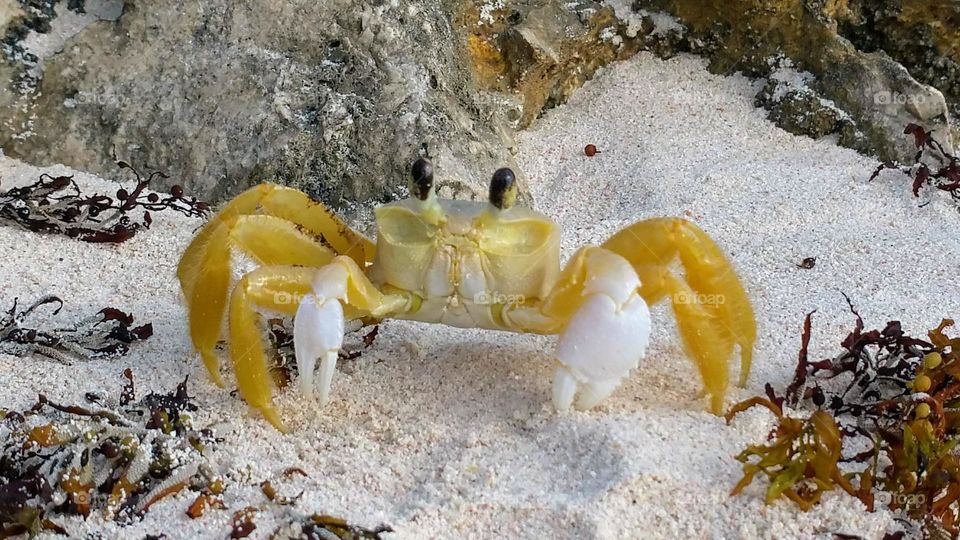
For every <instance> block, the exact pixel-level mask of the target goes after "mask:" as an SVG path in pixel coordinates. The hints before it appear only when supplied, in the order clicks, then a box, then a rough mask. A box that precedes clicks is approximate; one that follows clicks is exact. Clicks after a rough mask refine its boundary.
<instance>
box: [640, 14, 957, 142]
mask: <svg viewBox="0 0 960 540" xmlns="http://www.w3.org/2000/svg"><path fill="white" fill-rule="evenodd" d="M883 3H884V2H880V1H876V2H866V1H864V2H856V1H854V0H849V1H847V0H730V1H728V2H701V1H700V0H637V1H635V2H634V4H633V8H634V10H637V11H639V10H662V11H665V12H667V13H669V14H671V15H673V16H674V17H676V18H677V19H678V20H679V21H680V22H682V23H683V25H684V27H685V33H684V39H683V41H682V42H681V43H680V48H681V49H682V50H690V51H693V52H697V53H699V54H704V55H706V56H707V57H708V58H709V59H710V66H711V69H712V70H714V71H716V72H721V73H732V72H735V71H741V72H744V73H746V74H747V75H751V76H754V77H760V78H766V79H767V80H768V84H767V85H766V87H765V89H764V90H763V91H762V92H761V93H760V95H759V96H758V100H757V101H758V104H760V105H763V106H765V107H767V108H768V109H769V110H770V111H771V112H770V117H771V119H772V120H774V121H776V122H777V123H778V124H779V125H780V126H782V127H784V128H785V129H787V130H788V131H791V132H793V133H798V134H806V135H810V136H813V137H819V136H823V135H826V134H830V133H835V134H837V135H839V141H840V143H841V144H844V145H846V146H850V147H852V148H855V149H857V150H860V151H862V152H865V153H870V154H876V155H878V156H879V157H881V158H882V159H900V160H906V159H909V158H910V157H912V156H913V154H914V153H915V148H914V147H913V142H912V140H910V138H908V137H904V136H903V128H904V126H905V125H907V124H908V123H911V122H912V123H919V124H923V125H925V126H927V127H928V128H931V129H934V130H935V131H936V133H937V136H938V138H939V139H941V140H942V141H943V142H944V143H945V144H947V145H948V146H950V145H952V142H953V137H952V134H951V132H950V129H951V124H950V122H951V120H950V114H949V110H948V109H949V107H948V105H947V100H946V99H945V98H944V92H946V91H948V88H947V86H949V84H950V83H945V84H946V85H947V86H944V88H943V91H941V89H938V87H937V86H936V85H938V84H939V83H938V82H937V80H935V79H936V77H934V76H926V77H923V78H922V79H923V80H926V81H927V82H928V83H929V84H924V83H922V82H919V81H918V80H916V79H915V78H914V76H912V75H911V73H910V71H908V70H907V69H905V68H904V66H902V65H901V64H899V63H898V62H897V61H896V60H895V59H894V58H891V56H890V55H888V54H886V52H884V50H882V49H878V48H877V47H873V48H872V49H876V50H872V49H871V48H867V50H861V49H858V48H857V46H856V45H855V43H852V42H851V41H850V40H848V39H846V37H844V35H841V29H847V30H848V32H849V28H850V25H852V24H854V23H855V22H856V21H859V23H860V24H865V23H866V22H867V21H873V20H876V13H877V7H876V6H874V5H871V4H883ZM887 3H890V4H892V2H887ZM897 3H898V4H900V3H901V2H897ZM902 3H903V4H905V5H906V4H909V2H902ZM914 3H915V4H916V3H919V2H914ZM945 9H949V8H945ZM904 12H909V10H908V9H906V8H904V10H901V11H900V13H904ZM955 16H956V15H954V17H955ZM937 17H944V18H943V19H942V20H943V22H944V23H946V22H947V19H946V18H945V17H946V16H945V15H944V14H943V13H940V14H939V15H937V10H930V11H929V13H928V15H927V22H932V20H933V19H936V18H937ZM883 20H884V21H886V22H889V21H890V19H889V18H885V19H883ZM894 20H897V19H894ZM917 24H918V25H919V24H920V23H917ZM931 27H932V26H931ZM954 28H956V27H954ZM914 30H915V28H914ZM882 31H883V30H881V29H879V27H878V29H877V32H882ZM937 32H939V33H937ZM874 33H875V32H864V33H862V35H863V36H867V35H874ZM955 33H956V30H942V31H934V30H930V34H929V35H926V36H919V35H911V37H910V38H909V39H910V40H911V41H912V40H919V41H922V42H925V43H927V44H928V46H929V47H934V48H936V47H941V48H942V49H943V50H944V51H946V50H949V47H948V46H947V45H946V44H949V43H951V41H950V40H953V41H952V47H953V49H952V50H953V51H956V50H957V44H958V42H957V40H956V38H955V37H952V35H953V34H955ZM905 39H906V38H905ZM861 41H866V38H864V39H863V40H861ZM936 43H941V45H934V44H936ZM938 50H939V49H938ZM784 60H786V61H787V62H786V64H787V65H788V68H787V69H788V70H792V71H793V72H795V74H800V75H801V76H802V74H804V73H807V74H809V75H810V77H809V79H808V80H807V81H806V83H808V84H806V85H805V86H804V87H803V88H800V87H792V88H786V87H784V86H783V84H782V83H783V81H782V75H783V72H782V68H783V66H784V64H785V62H784ZM938 65H939V64H938ZM940 82H943V81H940ZM931 85H934V86H931ZM950 88H952V86H950Z"/></svg>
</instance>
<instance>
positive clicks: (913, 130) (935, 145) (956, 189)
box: [868, 124, 960, 211]
mask: <svg viewBox="0 0 960 540" xmlns="http://www.w3.org/2000/svg"><path fill="white" fill-rule="evenodd" d="M903 133H904V134H905V135H912V136H913V138H914V144H915V145H916V147H917V154H916V156H915V157H914V160H913V161H914V162H913V163H912V164H908V165H903V164H900V163H896V162H893V161H886V162H883V163H881V164H880V165H879V166H878V167H877V168H876V170H874V171H873V174H871V175H870V179H869V180H868V181H873V180H874V179H875V178H876V177H877V176H879V175H880V173H881V172H883V171H884V170H887V169H894V170H898V171H900V172H902V173H903V174H905V175H907V176H909V177H910V178H912V179H913V185H912V186H911V190H912V191H913V196H914V197H919V196H920V190H921V189H923V188H924V187H932V188H934V189H937V190H940V191H943V192H946V193H948V194H949V195H950V196H951V197H953V199H954V200H955V201H957V202H960V157H957V156H955V155H953V154H951V153H950V152H948V151H947V150H946V148H944V147H943V145H941V144H940V143H939V142H938V141H937V140H936V139H935V138H934V137H933V135H932V133H933V132H932V131H927V130H925V129H923V127H921V126H919V125H917V124H907V127H905V128H904V130H903ZM927 157H930V158H931V160H926V162H925V159H924V158H927ZM932 160H936V162H937V165H928V163H927V162H929V161H932ZM957 210H958V211H960V207H958V208H957Z"/></svg>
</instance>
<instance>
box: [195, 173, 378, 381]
mask: <svg viewBox="0 0 960 540" xmlns="http://www.w3.org/2000/svg"><path fill="white" fill-rule="evenodd" d="M258 212H260V214H258ZM264 214H267V215H264ZM231 246H237V247H239V248H241V249H243V250H245V251H246V252H247V253H249V254H250V255H251V256H253V257H254V258H255V259H257V260H258V262H260V263H261V264H264V265H275V264H296V265H305V266H315V267H317V266H322V265H323V264H326V263H327V262H329V261H330V260H331V259H332V258H333V257H334V256H335V255H337V254H345V255H348V256H350V257H351V258H353V259H354V260H356V261H358V262H359V263H360V264H365V263H366V262H367V261H368V260H372V258H373V252H374V248H373V244H372V243H371V242H370V241H369V240H368V239H366V238H365V237H364V236H363V235H361V234H359V233H357V232H355V231H353V230H351V229H350V228H349V227H347V226H346V225H345V224H344V223H343V222H342V221H340V219H338V218H337V217H336V216H334V215H333V214H332V213H331V212H330V211H329V210H328V209H326V208H324V207H323V206H322V205H320V204H318V203H316V202H313V201H312V200H310V199H309V197H307V196H306V195H305V194H303V193H301V192H299V191H297V190H295V189H290V188H284V187H280V186H275V185H272V184H261V185H259V186H256V187H253V188H251V189H249V190H247V191H245V192H243V193H242V194H240V195H239V196H237V198H235V199H233V200H232V201H231V202H230V203H229V204H228V205H227V206H226V207H224V208H223V210H221V211H220V213H219V214H217V215H216V216H214V217H213V218H212V219H211V220H210V222H209V223H208V224H207V225H206V226H204V228H203V229H202V230H201V231H200V233H199V234H198V235H197V236H196V238H195V239H194V240H193V242H192V243H191V244H190V246H189V247H188V248H187V249H186V251H185V252H184V254H183V257H182V258H181V259H180V265H179V267H178V268H177V276H178V278H179V279H180V285H181V287H182V288H183V292H184V296H185V297H186V302H187V308H188V314H189V323H190V336H191V339H192V341H193V344H194V347H196V349H197V350H198V351H199V352H200V355H201V357H202V358H203V361H204V364H205V365H206V367H207V371H208V372H209V373H210V377H211V378H212V379H213V380H214V382H215V383H217V384H218V385H221V386H222V385H223V382H222V381H221V379H220V374H219V370H218V364H219V363H218V361H217V358H216V356H215V355H214V353H213V348H214V346H215V345H216V343H217V341H218V340H219V339H220V326H221V322H222V319H223V312H224V308H225V307H226V299H227V289H228V287H229V284H230V277H231V270H230V248H231Z"/></svg>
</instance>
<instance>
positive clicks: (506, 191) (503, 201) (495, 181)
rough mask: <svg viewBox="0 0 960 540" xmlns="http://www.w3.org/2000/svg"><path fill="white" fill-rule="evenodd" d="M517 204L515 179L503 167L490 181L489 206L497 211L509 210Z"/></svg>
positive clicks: (511, 173) (510, 171)
mask: <svg viewBox="0 0 960 540" xmlns="http://www.w3.org/2000/svg"><path fill="white" fill-rule="evenodd" d="M516 202H517V177H516V175H514V174H513V171H512V170H510V169H508V168H506V167H504V168H502V169H497V172H495V173H493V178H492V179H491V180H490V204H491V205H493V207H494V208H496V209H497V210H509V209H510V208H511V207H512V206H513V205H514V204H516Z"/></svg>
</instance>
